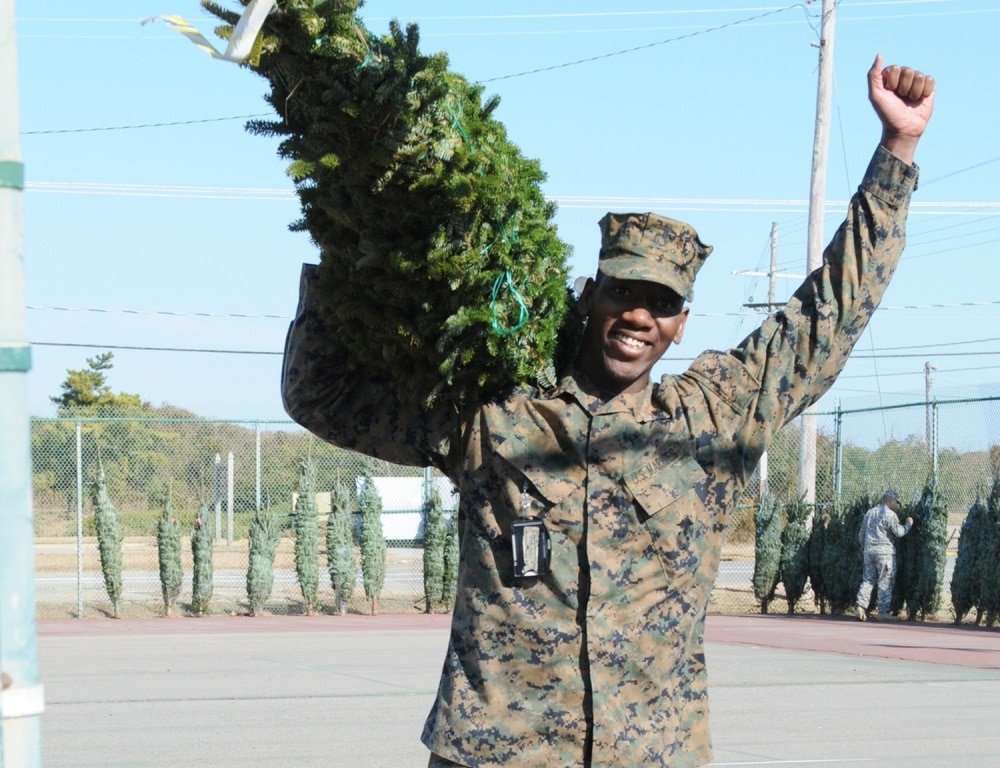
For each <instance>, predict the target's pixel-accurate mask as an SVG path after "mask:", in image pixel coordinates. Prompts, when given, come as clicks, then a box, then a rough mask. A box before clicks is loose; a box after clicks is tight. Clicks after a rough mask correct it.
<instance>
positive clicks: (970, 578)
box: [951, 499, 987, 625]
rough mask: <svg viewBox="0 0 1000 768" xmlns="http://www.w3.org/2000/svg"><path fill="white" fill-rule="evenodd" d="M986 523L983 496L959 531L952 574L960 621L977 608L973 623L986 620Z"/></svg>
mask: <svg viewBox="0 0 1000 768" xmlns="http://www.w3.org/2000/svg"><path fill="white" fill-rule="evenodd" d="M986 523H987V511H986V504H984V503H983V500H982V499H976V501H975V502H974V503H973V505H972V506H971V507H970V508H969V512H968V514H967V515H966V516H965V520H963V521H962V527H961V529H960V530H959V532H958V552H957V554H956V556H955V569H954V570H953V571H952V574H951V604H952V607H953V608H954V609H955V623H956V624H961V623H962V619H964V618H965V615H966V614H967V613H968V612H969V611H971V610H973V609H975V616H974V622H973V623H975V624H977V625H978V624H979V623H980V622H981V621H982V619H983V601H982V576H981V575H980V572H981V570H982V566H983V563H984V562H985V561H986V551H987V547H986V545H987V542H986V535H987V528H986Z"/></svg>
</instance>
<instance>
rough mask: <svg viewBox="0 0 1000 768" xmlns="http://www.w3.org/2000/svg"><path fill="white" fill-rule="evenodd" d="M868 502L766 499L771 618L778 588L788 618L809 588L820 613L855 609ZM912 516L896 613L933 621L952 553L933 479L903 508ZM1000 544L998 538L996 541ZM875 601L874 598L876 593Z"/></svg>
mask: <svg viewBox="0 0 1000 768" xmlns="http://www.w3.org/2000/svg"><path fill="white" fill-rule="evenodd" d="M880 498H881V495H879V496H878V497H872V496H862V497H861V498H859V499H857V500H856V501H855V502H854V503H853V504H850V505H849V506H844V507H840V508H837V507H833V508H830V507H826V506H824V507H821V508H819V509H817V510H815V511H814V509H813V507H812V506H811V505H809V504H805V503H803V502H801V501H800V502H795V503H791V504H784V505H782V504H780V503H779V502H778V501H777V500H775V499H774V498H773V497H769V496H765V498H764V499H763V500H762V502H761V505H760V508H759V509H758V511H757V513H756V515H755V517H754V522H755V528H756V531H755V533H756V541H755V543H756V546H755V550H756V551H755V560H754V574H753V591H754V596H755V597H756V599H757V600H759V601H760V608H761V612H762V613H767V612H768V606H769V604H770V602H771V601H772V600H773V599H774V598H775V595H776V593H777V588H778V585H779V584H781V585H782V586H783V588H784V593H785V600H786V601H787V604H788V612H789V613H794V612H795V606H796V604H797V603H798V602H799V600H800V599H801V598H802V597H803V595H805V594H806V591H807V589H809V588H811V589H812V592H813V599H814V600H815V602H816V604H817V606H818V607H819V611H820V613H821V614H825V613H827V612H830V613H843V612H845V611H847V610H850V609H852V608H853V607H854V601H855V598H856V596H857V592H858V587H859V585H860V584H861V571H862V556H861V545H860V543H859V542H858V531H859V529H860V528H861V522H862V520H863V519H864V516H865V513H866V512H867V511H868V510H869V509H871V508H872V507H874V506H876V505H877V504H878V503H880ZM899 515H900V517H901V518H903V519H905V518H907V517H912V518H913V528H912V529H911V531H910V533H909V534H907V535H906V536H905V537H903V538H902V539H899V540H898V541H897V542H896V565H897V567H896V583H895V588H894V590H893V599H892V607H891V609H890V610H891V612H892V613H898V614H900V615H905V616H906V617H907V618H909V619H917V618H920V619H921V620H924V619H927V618H932V617H933V616H934V615H935V614H936V613H937V611H938V609H939V608H940V606H941V591H942V587H943V584H944V573H945V565H946V562H947V548H948V507H947V504H946V502H945V500H944V499H943V498H942V497H941V495H940V494H939V493H938V492H937V490H936V486H935V483H934V482H933V480H929V481H928V482H927V484H926V485H925V486H924V489H923V492H922V493H921V495H920V498H919V499H918V500H917V501H915V502H913V503H910V504H905V505H903V506H902V507H901V508H900V510H899ZM998 531H1000V528H998ZM998 540H1000V539H998ZM872 597H873V600H874V597H875V595H874V593H873V596H872Z"/></svg>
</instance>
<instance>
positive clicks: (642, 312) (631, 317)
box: [622, 299, 653, 326]
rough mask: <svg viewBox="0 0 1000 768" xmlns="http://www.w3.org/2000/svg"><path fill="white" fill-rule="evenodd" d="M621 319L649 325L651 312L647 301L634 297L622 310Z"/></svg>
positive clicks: (635, 323) (651, 319) (650, 323)
mask: <svg viewBox="0 0 1000 768" xmlns="http://www.w3.org/2000/svg"><path fill="white" fill-rule="evenodd" d="M622 320H625V321H626V322H629V323H632V324H634V325H643V326H649V325H652V323H653V312H652V310H651V309H650V308H649V306H648V304H647V302H644V301H642V300H641V299H636V300H635V301H633V302H632V303H631V304H630V305H629V306H628V307H627V308H626V309H625V310H624V311H623V312H622Z"/></svg>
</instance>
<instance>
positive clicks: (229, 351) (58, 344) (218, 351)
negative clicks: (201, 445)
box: [28, 341, 283, 355]
mask: <svg viewBox="0 0 1000 768" xmlns="http://www.w3.org/2000/svg"><path fill="white" fill-rule="evenodd" d="M28 343H29V344H30V345H31V346H33V347H79V348H83V349H127V350H132V351H135V352H196V353H203V354H211V355H281V354H283V353H282V352H271V351H268V350H259V349H200V348H193V347H140V346H129V345H124V344H72V343H69V342H63V341H29V342H28Z"/></svg>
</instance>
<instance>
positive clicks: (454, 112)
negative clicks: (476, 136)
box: [444, 99, 476, 152]
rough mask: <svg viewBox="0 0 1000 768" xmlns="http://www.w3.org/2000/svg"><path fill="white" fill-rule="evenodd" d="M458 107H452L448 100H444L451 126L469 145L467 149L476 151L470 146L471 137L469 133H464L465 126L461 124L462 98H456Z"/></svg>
mask: <svg viewBox="0 0 1000 768" xmlns="http://www.w3.org/2000/svg"><path fill="white" fill-rule="evenodd" d="M457 103H458V107H457V109H456V108H455V107H452V105H451V103H450V102H447V101H446V102H445V104H444V108H445V110H446V111H447V112H448V117H450V118H451V127H452V128H454V129H455V130H457V131H458V132H459V133H460V134H462V139H463V140H464V141H465V143H466V144H468V145H469V149H470V150H471V151H472V152H475V151H476V148H475V147H474V146H472V139H470V138H469V134H468V133H466V130H465V126H464V125H462V100H461V99H457Z"/></svg>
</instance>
